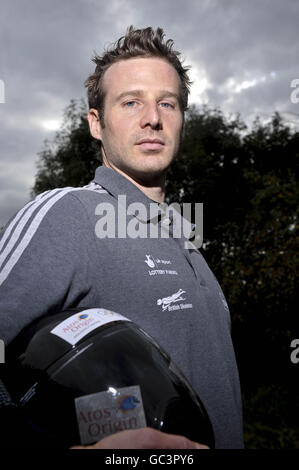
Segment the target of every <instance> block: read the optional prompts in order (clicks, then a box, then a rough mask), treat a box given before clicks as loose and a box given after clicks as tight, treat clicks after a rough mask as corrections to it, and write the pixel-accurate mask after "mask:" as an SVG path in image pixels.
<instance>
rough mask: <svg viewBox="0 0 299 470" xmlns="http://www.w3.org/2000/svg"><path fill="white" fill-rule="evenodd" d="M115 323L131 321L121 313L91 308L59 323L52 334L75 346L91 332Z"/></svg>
mask: <svg viewBox="0 0 299 470" xmlns="http://www.w3.org/2000/svg"><path fill="white" fill-rule="evenodd" d="M113 321H130V320H129V319H128V318H126V317H123V316H122V315H120V314H119V313H115V312H111V311H110V310H106V309H104V308H90V309H87V310H82V312H78V313H75V314H74V315H72V316H70V317H69V318H67V319H66V320H64V321H63V322H61V323H59V325H57V326H55V328H53V330H51V333H52V334H53V335H56V336H59V337H60V338H62V339H64V341H67V342H68V343H70V344H72V345H74V344H76V343H78V341H80V339H82V338H84V336H86V335H87V334H88V333H90V332H91V331H93V330H95V329H96V328H99V327H100V326H103V325H106V323H111V322H113Z"/></svg>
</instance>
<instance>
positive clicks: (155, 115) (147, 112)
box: [140, 102, 162, 130]
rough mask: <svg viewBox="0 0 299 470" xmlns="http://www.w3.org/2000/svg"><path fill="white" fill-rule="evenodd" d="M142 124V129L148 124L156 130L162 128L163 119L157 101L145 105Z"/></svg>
mask: <svg viewBox="0 0 299 470" xmlns="http://www.w3.org/2000/svg"><path fill="white" fill-rule="evenodd" d="M140 126H141V127H142V129H143V128H144V127H147V126H149V127H151V128H152V129H155V130H159V129H162V120H161V116H160V110H159V108H158V104H157V103H156V102H155V103H148V104H147V105H146V106H145V107H144V110H143V113H142V116H141V120H140Z"/></svg>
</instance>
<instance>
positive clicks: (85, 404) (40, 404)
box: [6, 308, 215, 448]
mask: <svg viewBox="0 0 299 470" xmlns="http://www.w3.org/2000/svg"><path fill="white" fill-rule="evenodd" d="M6 369H7V372H8V373H7V377H6V380H7V385H8V390H9V391H10V394H11V395H12V397H13V398H14V400H15V402H17V403H18V404H19V406H21V407H23V410H24V411H25V412H26V413H27V414H28V415H29V416H30V417H31V419H32V421H33V422H34V423H37V425H38V426H39V427H40V428H41V429H44V430H46V431H47V432H49V433H51V435H55V438H56V439H57V441H58V442H61V444H62V445H63V446H68V447H69V446H71V445H75V444H79V443H81V444H91V443H93V442H96V441H98V440H100V439H102V438H103V437H105V436H107V435H109V434H113V433H115V432H118V431H121V430H124V429H133V428H140V427H144V426H149V427H152V428H155V429H158V430H161V431H163V432H167V433H171V434H179V435H184V436H186V437H187V438H189V439H191V440H193V441H196V442H200V443H202V444H206V445H208V446H209V447H211V448H213V447H214V444H215V443H214V433H213V428H212V425H211V423H210V420H209V417H208V415H207V412H206V410H205V408H204V406H203V404H202V403H201V401H200V399H199V397H198V396H197V394H196V393H195V392H194V390H193V389H192V387H191V385H190V384H189V382H188V381H187V379H186V378H185V377H184V376H183V374H182V372H181V371H180V370H179V369H178V367H177V366H176V365H175V364H174V363H173V362H172V361H171V359H170V357H169V356H168V355H167V354H166V353H165V351H163V349H161V347H160V346H159V345H158V344H157V343H156V342H155V341H154V339H153V338H151V337H150V336H149V335H148V334H147V333H146V332H144V331H143V330H142V329H141V328H139V327H138V326H137V325H136V324H135V323H133V322H131V321H130V320H128V319H127V318H125V317H123V316H121V315H119V314H117V313H115V312H111V311H109V310H105V309H99V308H88V309H82V308H80V309H79V308H78V309H71V310H67V311H64V312H62V313H60V314H58V315H52V316H48V317H46V318H43V319H42V320H39V321H37V322H35V323H33V324H32V325H30V327H29V328H26V329H25V330H24V331H23V332H22V333H21V335H19V337H18V339H17V341H15V342H14V343H12V346H11V347H10V348H8V354H7V368H6Z"/></svg>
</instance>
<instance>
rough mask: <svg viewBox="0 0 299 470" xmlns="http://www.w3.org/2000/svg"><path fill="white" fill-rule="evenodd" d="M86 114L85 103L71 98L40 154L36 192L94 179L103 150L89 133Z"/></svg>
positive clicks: (34, 190)
mask: <svg viewBox="0 0 299 470" xmlns="http://www.w3.org/2000/svg"><path fill="white" fill-rule="evenodd" d="M86 116H87V105H86V103H85V102H84V101H83V100H81V101H80V102H77V101H75V100H72V101H71V103H70V105H69V106H68V107H67V108H66V110H65V112H64V120H63V125H62V128H61V129H60V131H58V132H57V133H56V136H55V139H54V141H52V142H49V141H48V140H46V141H45V143H44V149H43V150H42V151H41V152H39V154H38V155H39V161H38V163H37V168H38V172H37V175H36V179H35V184H34V187H33V191H32V194H33V195H34V194H39V193H41V192H43V191H46V190H47V189H53V188H61V187H65V186H83V185H85V184H87V183H89V181H90V180H91V179H93V176H94V171H95V168H96V167H97V166H99V164H100V150H99V145H98V143H97V142H96V141H95V140H94V139H93V138H92V137H91V135H90V133H89V127H88V121H87V118H86Z"/></svg>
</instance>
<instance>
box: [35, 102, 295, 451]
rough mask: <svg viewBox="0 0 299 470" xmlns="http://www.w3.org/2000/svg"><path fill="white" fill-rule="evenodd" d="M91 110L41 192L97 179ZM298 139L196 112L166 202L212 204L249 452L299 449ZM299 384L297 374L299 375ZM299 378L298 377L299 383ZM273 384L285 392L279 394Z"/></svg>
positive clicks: (55, 149)
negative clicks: (294, 356) (298, 348)
mask: <svg viewBox="0 0 299 470" xmlns="http://www.w3.org/2000/svg"><path fill="white" fill-rule="evenodd" d="M86 114H87V107H86V105H85V104H84V103H83V102H81V103H76V102H75V101H72V102H71V104H70V106H69V107H68V108H67V109H66V112H65V121H64V125H63V127H62V129H61V131H60V132H59V133H57V136H56V138H55V139H54V142H52V143H49V142H46V143H45V148H44V150H43V151H42V152H40V154H39V155H40V162H39V166H38V174H37V178H36V182H35V186H34V192H35V193H39V192H41V191H45V190H46V189H50V188H54V187H61V186H80V185H83V184H86V183H87V182H89V181H90V180H91V179H92V178H93V174H94V170H95V168H96V167H97V166H98V165H99V162H100V159H99V147H98V144H97V143H96V142H95V141H94V140H93V139H92V138H91V137H90V135H89V130H88V123H87V119H86ZM298 149H299V132H295V131H291V129H289V128H288V127H287V126H286V125H285V124H284V122H283V120H282V118H281V116H280V115H279V114H277V113H276V114H274V116H273V117H272V120H271V122H270V123H268V124H263V123H262V122H261V121H260V120H259V119H258V118H257V119H256V121H255V123H254V125H253V127H252V129H251V130H248V129H247V128H246V126H245V124H244V123H243V122H242V120H241V119H240V117H239V116H237V117H236V118H234V119H227V118H225V116H224V115H223V113H222V112H221V111H220V110H211V109H209V108H207V107H203V108H200V109H198V108H196V107H191V108H190V110H189V112H188V114H187V116H186V123H185V136H184V140H183V142H182V145H181V148H180V152H179V155H178V156H177V158H176V160H175V162H174V163H173V165H172V167H171V168H170V170H169V172H168V176H167V187H166V190H167V191H166V192H167V202H168V203H169V202H174V201H176V202H203V204H204V245H203V248H202V253H203V255H204V256H205V258H206V259H207V261H208V263H209V265H210V266H211V268H212V270H213V271H214V272H215V274H216V276H217V278H218V279H219V282H220V284H221V286H222V288H223V290H224V293H225V295H226V297H227V299H228V303H229V305H230V311H231V316H232V334H233V341H234V345H235V349H236V356H237V360H238V366H239V371H240V377H241V385H242V390H243V396H244V411H245V438H246V445H247V446H248V447H251V448H253V447H259V448H281V447H298V446H299V444H298V423H297V422H295V421H294V419H293V417H294V416H296V414H297V416H298V412H299V404H298V399H296V398H295V397H296V395H295V394H294V392H293V388H294V383H295V380H296V378H295V373H296V370H297V369H296V367H297V368H298V367H299V365H297V366H296V365H294V364H292V363H291V361H290V352H291V351H290V343H291V340H292V339H294V338H298V337H299V331H298V329H296V328H297V326H296V325H297V323H295V318H296V314H295V305H296V303H297V302H296V300H297V299H296V284H297V277H296V268H297V265H298V260H297V234H298V226H297V220H298V207H297V206H298V205H297V201H298V188H297V184H296V181H297V173H298V163H297V162H298V156H299V155H298V153H299V150H298ZM297 375H298V370H297ZM296 377H297V376H296ZM272 384H276V386H275V388H274V387H273V386H272Z"/></svg>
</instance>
